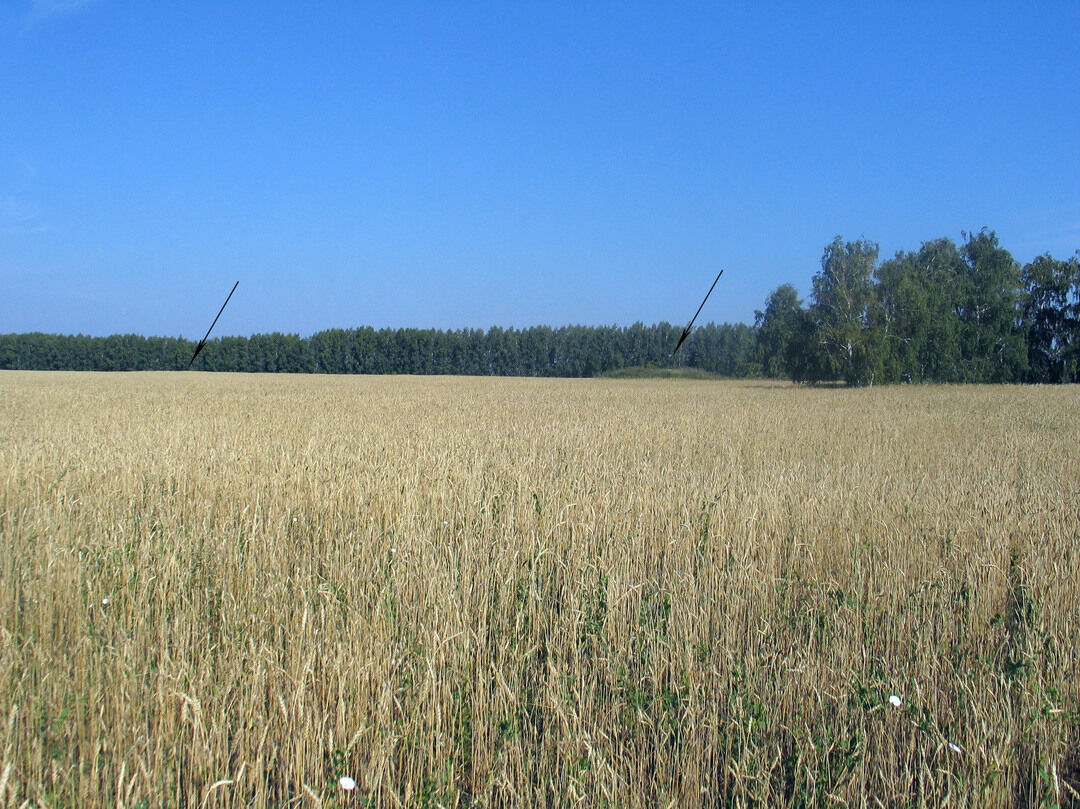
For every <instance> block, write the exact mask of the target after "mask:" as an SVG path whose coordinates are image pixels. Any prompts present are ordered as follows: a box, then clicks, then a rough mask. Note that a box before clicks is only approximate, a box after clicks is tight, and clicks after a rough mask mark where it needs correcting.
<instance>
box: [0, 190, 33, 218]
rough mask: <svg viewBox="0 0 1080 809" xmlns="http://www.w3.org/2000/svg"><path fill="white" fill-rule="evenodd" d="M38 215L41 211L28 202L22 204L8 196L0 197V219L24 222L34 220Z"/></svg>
mask: <svg viewBox="0 0 1080 809" xmlns="http://www.w3.org/2000/svg"><path fill="white" fill-rule="evenodd" d="M40 214H41V209H40V208H38V206H37V205H34V204H32V203H29V202H22V201H20V200H17V199H15V197H13V196H10V195H9V196H6V197H0V218H3V219H18V220H20V221H25V220H27V219H34V218H35V217H37V216H39V215H40Z"/></svg>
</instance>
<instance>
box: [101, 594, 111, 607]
mask: <svg viewBox="0 0 1080 809" xmlns="http://www.w3.org/2000/svg"><path fill="white" fill-rule="evenodd" d="M101 606H103V607H107V606H109V599H108V596H106V597H105V598H103V599H101Z"/></svg>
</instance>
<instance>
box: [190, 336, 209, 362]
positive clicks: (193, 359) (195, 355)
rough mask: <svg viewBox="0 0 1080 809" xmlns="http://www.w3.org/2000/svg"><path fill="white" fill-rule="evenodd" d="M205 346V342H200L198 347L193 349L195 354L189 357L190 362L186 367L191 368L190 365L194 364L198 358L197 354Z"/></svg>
mask: <svg viewBox="0 0 1080 809" xmlns="http://www.w3.org/2000/svg"><path fill="white" fill-rule="evenodd" d="M204 345H206V340H200V341H199V345H197V346H196V347H195V353H194V354H192V355H191V362H189V363H188V364H187V367H188V368H190V367H191V363H192V362H195V358H196V357H197V356H199V352H200V351H202V350H203V346H204Z"/></svg>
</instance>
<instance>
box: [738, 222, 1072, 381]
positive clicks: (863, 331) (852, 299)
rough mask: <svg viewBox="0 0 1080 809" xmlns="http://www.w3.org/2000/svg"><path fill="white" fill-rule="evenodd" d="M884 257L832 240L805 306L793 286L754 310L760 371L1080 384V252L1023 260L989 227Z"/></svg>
mask: <svg viewBox="0 0 1080 809" xmlns="http://www.w3.org/2000/svg"><path fill="white" fill-rule="evenodd" d="M963 235H964V242H963V244H961V245H956V244H955V243H954V242H952V241H951V240H949V239H935V240H933V241H929V242H924V243H923V245H922V246H921V247H920V248H919V250H918V251H914V252H905V251H901V252H899V253H897V254H896V256H895V257H894V258H891V259H888V260H886V261H882V262H878V246H877V245H876V244H874V243H873V242H867V241H856V242H844V241H843V240H842V239H841V238H840V237H837V238H836V239H835V240H834V241H833V242H832V244H830V245H828V246H827V247H826V248H825V252H824V255H823V256H822V259H821V270H820V271H819V272H818V273H817V274H816V275H814V278H813V283H812V288H811V292H810V301H809V305H807V306H805V307H804V306H803V303H802V301H800V300H799V297H798V293H797V292H796V290H795V288H794V287H792V286H791V285H790V284H784V285H782V286H780V287H778V288H777V289H776V290H775V291H773V292H772V293H771V294H770V295H769V297H768V299H767V300H766V303H765V308H764V310H761V311H758V312H756V313H755V314H756V318H755V336H756V340H757V342H758V345H759V348H760V353H759V357H760V359H761V362H762V364H763V365H762V370H763V373H764V374H766V375H767V376H782V377H788V378H791V379H794V380H796V381H803V382H821V381H825V380H843V381H844V382H847V383H848V384H849V385H873V384H887V383H896V382H981V383H1008V382H1047V383H1060V382H1077V381H1080V251H1078V252H1077V255H1076V256H1073V258H1071V259H1067V260H1059V259H1054V258H1052V257H1051V256H1049V255H1043V256H1039V257H1038V258H1036V259H1035V260H1034V261H1032V262H1030V263H1028V264H1026V265H1024V266H1023V267H1021V266H1020V265H1019V264H1018V263H1017V262H1016V261H1015V260H1014V259H1013V257H1012V256H1011V255H1010V254H1009V252H1008V251H1007V250H1005V249H1004V248H1003V247H1001V245H1000V244H999V243H998V239H997V236H996V234H994V233H993V232H992V231H987V230H983V231H981V232H979V233H972V234H969V233H965V234H963Z"/></svg>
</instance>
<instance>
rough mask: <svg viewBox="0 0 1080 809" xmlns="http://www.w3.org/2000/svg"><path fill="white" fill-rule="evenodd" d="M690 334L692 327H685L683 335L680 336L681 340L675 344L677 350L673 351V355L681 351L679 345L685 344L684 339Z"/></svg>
mask: <svg viewBox="0 0 1080 809" xmlns="http://www.w3.org/2000/svg"><path fill="white" fill-rule="evenodd" d="M689 336H690V329H683V333H682V337H680V338H679V342H678V343H676V344H675V350H674V351H672V352H671V356H673V357H674V356H675V355H676V354H678V353H679V346H681V345H682V344H683V341H684V340H685V339H686V338H687V337H689Z"/></svg>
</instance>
